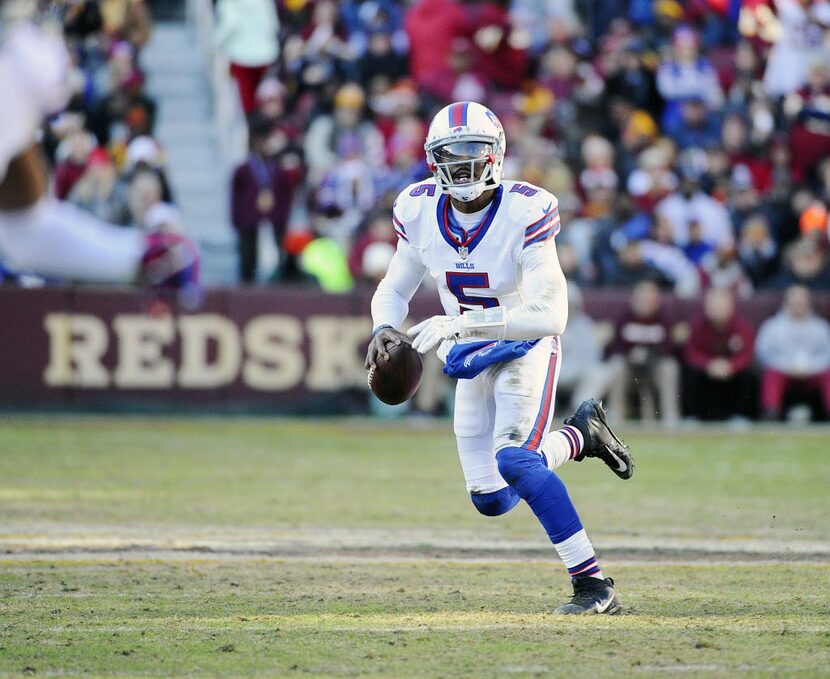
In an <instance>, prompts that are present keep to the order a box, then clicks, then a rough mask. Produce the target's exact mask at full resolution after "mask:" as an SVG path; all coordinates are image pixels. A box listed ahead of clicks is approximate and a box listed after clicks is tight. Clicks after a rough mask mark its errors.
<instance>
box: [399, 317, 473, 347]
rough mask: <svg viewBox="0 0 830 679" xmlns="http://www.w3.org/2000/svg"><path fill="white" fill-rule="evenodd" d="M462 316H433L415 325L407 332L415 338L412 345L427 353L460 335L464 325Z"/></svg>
mask: <svg viewBox="0 0 830 679" xmlns="http://www.w3.org/2000/svg"><path fill="white" fill-rule="evenodd" d="M462 318H463V316H433V317H432V318H428V319H427V320H425V321H421V322H420V323H418V325H413V326H412V327H411V328H410V329H409V330H407V331H406V334H407V335H409V336H410V337H414V338H415V341H414V342H412V347H413V348H414V349H416V350H417V351H419V352H420V353H422V354H425V353H427V352H428V351H430V350H432V349H434V348H435V347H437V346H438V345H439V344H440V343H441V342H443V341H444V340H447V339H455V338H458V337H460V335H461V331H462V330H463V327H464V326H463V321H462Z"/></svg>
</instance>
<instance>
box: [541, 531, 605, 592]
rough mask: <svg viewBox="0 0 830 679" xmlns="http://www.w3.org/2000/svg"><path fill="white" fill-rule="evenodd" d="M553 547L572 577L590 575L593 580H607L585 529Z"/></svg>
mask: <svg viewBox="0 0 830 679" xmlns="http://www.w3.org/2000/svg"><path fill="white" fill-rule="evenodd" d="M553 546H554V547H555V548H556V551H557V553H558V554H559V558H560V559H562V563H564V564H565V567H566V568H567V569H568V574H569V575H570V576H571V577H575V576H577V575H580V576H587V575H590V576H591V577H592V578H598V579H600V580H604V579H605V577H604V576H603V574H602V569H601V568H600V567H599V564H598V563H597V557H596V554H594V546H593V545H592V544H591V541H590V540H589V539H588V534H587V533H586V532H585V529H584V528H583V529H582V530H580V531H579V532H578V533H574V534H573V535H571V537H569V538H568V539H567V540H564V541H562V542H557V543H555V544H554V545H553Z"/></svg>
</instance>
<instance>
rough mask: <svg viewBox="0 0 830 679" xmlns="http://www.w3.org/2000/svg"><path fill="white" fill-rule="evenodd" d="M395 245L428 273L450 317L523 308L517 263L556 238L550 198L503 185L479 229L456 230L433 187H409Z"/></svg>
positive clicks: (396, 217) (397, 218)
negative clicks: (398, 243)
mask: <svg viewBox="0 0 830 679" xmlns="http://www.w3.org/2000/svg"><path fill="white" fill-rule="evenodd" d="M392 221H393V223H394V227H395V232H396V233H397V235H398V238H399V239H400V240H401V241H403V243H405V245H404V247H408V249H410V250H411V251H412V252H413V253H414V254H415V256H416V258H417V259H418V260H420V262H421V264H422V265H423V266H424V267H426V269H427V270H428V271H429V274H430V275H431V276H432V278H433V279H434V280H435V283H436V284H437V286H438V292H439V295H440V299H441V304H442V305H443V307H444V311H445V312H446V314H447V315H448V316H458V315H459V314H461V313H464V312H465V311H467V310H468V309H479V308H485V309H487V308H491V307H496V306H503V307H506V308H508V309H511V308H514V307H516V306H518V305H520V304H522V303H523V302H526V301H528V300H523V299H522V298H521V295H520V292H519V285H520V283H521V276H522V271H521V256H522V253H523V252H524V251H525V249H526V248H528V247H531V246H533V245H537V244H540V243H544V242H546V241H548V240H550V239H551V238H553V237H554V236H556V234H557V233H559V225H560V224H559V209H558V201H557V200H556V198H555V197H554V196H553V195H552V194H551V193H549V192H548V191H545V190H544V189H542V188H539V187H538V186H534V185H532V184H528V183H526V182H517V181H510V180H503V181H501V182H500V185H499V187H498V188H497V189H496V192H495V195H494V197H493V200H492V202H491V203H490V205H489V206H488V208H487V210H486V211H485V213H484V216H483V217H482V219H481V221H480V222H479V223H478V224H475V225H472V226H469V227H468V228H467V230H464V229H463V228H461V226H460V225H459V224H457V222H456V219H455V217H454V215H453V210H452V207H451V205H450V197H449V196H448V195H446V194H443V193H441V191H440V189H439V188H438V187H437V186H436V185H435V181H434V180H426V181H423V182H420V183H417V184H412V185H410V186H408V187H407V188H406V189H404V190H403V191H402V192H401V193H400V194H399V195H398V198H397V200H396V201H395V205H394V207H393V210H392Z"/></svg>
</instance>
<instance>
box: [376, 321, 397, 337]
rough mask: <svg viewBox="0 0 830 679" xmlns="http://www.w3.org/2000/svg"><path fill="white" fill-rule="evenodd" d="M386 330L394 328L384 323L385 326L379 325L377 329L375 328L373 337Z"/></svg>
mask: <svg viewBox="0 0 830 679" xmlns="http://www.w3.org/2000/svg"><path fill="white" fill-rule="evenodd" d="M384 328H392V326H391V325H389V324H388V323H384V324H383V325H379V326H378V327H377V328H375V329H374V330H372V337H374V336H375V335H377V334H378V333H379V332H380V331H381V330H383V329H384ZM394 329H395V328H392V330H394Z"/></svg>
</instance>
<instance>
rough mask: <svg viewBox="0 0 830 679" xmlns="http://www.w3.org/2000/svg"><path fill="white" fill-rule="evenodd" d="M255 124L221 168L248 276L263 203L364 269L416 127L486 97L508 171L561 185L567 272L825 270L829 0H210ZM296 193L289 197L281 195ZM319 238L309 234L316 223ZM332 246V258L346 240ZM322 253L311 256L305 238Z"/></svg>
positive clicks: (674, 280)
mask: <svg viewBox="0 0 830 679" xmlns="http://www.w3.org/2000/svg"><path fill="white" fill-rule="evenodd" d="M216 11H217V20H218V30H217V35H216V42H217V45H218V46H219V47H220V49H223V50H224V51H225V52H226V53H227V55H228V57H229V59H230V61H231V62H232V66H231V70H232V73H233V76H234V78H235V79H236V82H237V84H238V88H239V95H240V100H241V104H242V107H243V108H244V110H245V112H246V114H247V115H248V116H249V120H250V126H251V156H250V158H249V159H248V161H247V162H246V163H245V164H244V165H243V166H242V167H240V168H239V170H238V171H237V173H236V175H235V176H234V179H233V187H232V192H233V197H234V211H233V221H234V225H235V227H236V228H237V230H238V231H239V234H240V246H241V254H242V257H241V261H242V266H241V276H242V278H243V280H251V279H252V277H253V275H254V273H253V266H254V264H253V262H254V259H255V250H256V247H255V246H256V243H255V242H254V237H253V236H252V233H253V232H254V231H256V228H255V226H256V224H258V223H259V221H260V220H261V219H262V218H265V219H267V220H268V221H269V222H270V223H271V224H272V225H273V229H274V232H275V235H276V237H277V240H278V242H279V244H280V246H281V248H282V250H283V252H284V253H285V254H286V257H285V258H284V262H285V263H286V265H287V268H286V270H285V271H282V272H278V274H277V278H290V277H291V276H293V275H295V274H297V270H298V267H297V266H295V258H294V257H293V255H296V254H298V253H299V252H301V251H303V250H304V249H305V248H307V247H309V243H311V245H313V246H314V247H313V248H312V253H314V250H316V249H318V248H320V249H321V252H320V253H314V254H315V256H314V257H309V259H310V260H315V261H316V260H319V262H317V263H318V264H319V263H321V262H329V261H331V262H333V261H335V260H337V261H338V265H337V266H324V267H323V268H324V269H325V270H326V271H330V272H331V273H330V274H326V273H325V271H324V272H322V273H321V272H320V271H318V270H317V268H316V267H315V266H314V265H313V264H311V263H310V264H309V267H303V268H305V269H307V270H308V271H311V272H312V273H313V274H314V275H315V276H316V277H317V278H318V279H319V280H320V282H321V284H322V285H323V287H324V288H326V289H331V290H343V289H348V288H349V287H350V286H351V284H352V281H353V279H370V280H372V279H376V278H377V277H378V276H379V275H382V273H383V271H384V269H385V262H386V261H388V258H389V256H390V253H391V248H392V247H393V246H394V235H393V233H392V230H391V226H390V225H389V223H388V214H389V207H390V205H391V202H392V200H393V199H394V196H395V195H396V193H397V192H398V191H399V190H400V189H401V188H403V187H404V186H406V184H408V183H410V182H412V181H417V180H419V179H422V178H425V177H428V176H429V173H428V171H427V168H426V166H425V163H424V158H423V155H424V154H423V139H424V136H425V131H426V125H427V124H428V122H429V120H430V119H431V117H432V115H434V113H435V112H436V111H437V110H438V109H439V108H440V107H442V106H443V105H445V104H447V103H449V102H452V101H456V100H476V101H481V102H484V103H486V104H487V105H488V106H489V107H490V108H492V109H493V111H494V112H495V113H496V114H497V115H498V116H499V117H500V118H501V120H502V122H503V123H504V126H505V129H506V134H507V159H506V171H505V176H506V177H509V178H516V179H523V180H525V181H529V182H533V183H537V184H539V185H541V186H543V187H544V188H546V189H548V190H550V191H552V192H553V193H554V194H556V195H557V196H558V198H559V203H560V211H561V213H562V215H563V225H564V228H563V230H562V233H561V235H560V236H559V237H558V239H557V240H558V245H559V250H560V258H561V259H562V262H563V266H564V268H565V270H566V273H567V275H568V276H569V279H570V280H572V281H577V282H579V283H580V284H582V285H583V286H601V285H604V286H608V285H613V286H617V285H633V284H634V283H636V282H638V281H640V280H643V279H649V280H654V281H656V282H657V283H658V284H659V285H660V286H661V287H662V288H664V289H670V290H673V291H674V292H676V293H677V294H679V295H681V296H686V297H694V296H699V295H700V294H701V293H702V292H703V291H705V290H706V289H708V288H709V287H712V286H715V287H726V288H729V289H731V290H732V291H733V292H734V293H735V294H737V295H738V296H739V297H746V296H747V295H749V294H750V293H751V292H752V290H754V289H758V288H775V289H783V288H785V287H787V286H788V285H791V284H794V283H798V284H802V285H805V286H806V287H808V288H810V289H813V290H826V289H830V257H828V247H827V246H828V236H827V206H828V201H830V2H826V1H822V0H819V1H813V2H807V1H806V0H745V1H744V2H739V1H737V0H686V1H685V2H680V1H676V0H654V1H653V0H628V1H627V2H622V1H621V2H610V1H591V2H588V1H587V0H585V1H584V0H511V1H507V0H505V1H502V2H495V1H469V2H468V1H454V0H415V1H413V2H396V1H394V0H362V1H361V0H346V1H344V2H339V3H336V2H332V1H330V0H315V1H314V2H304V1H303V0H281V1H280V2H274V1H273V0H218V1H217V3H216ZM289 206H292V207H291V208H289ZM317 240H320V241H323V242H322V243H320V244H318V243H316V242H313V241H317ZM338 253H339V256H338ZM316 254H321V255H322V257H317V256H316Z"/></svg>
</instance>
